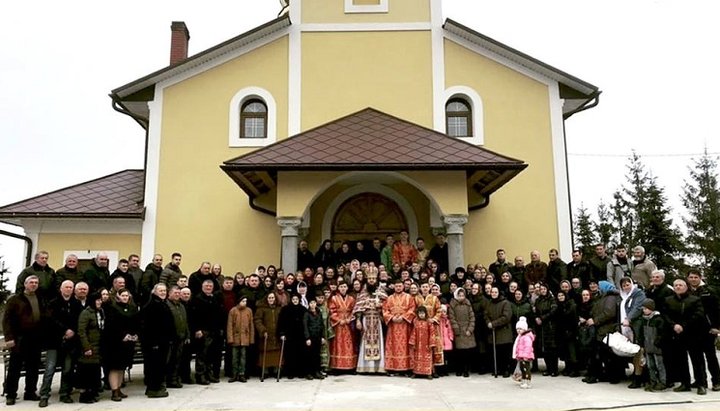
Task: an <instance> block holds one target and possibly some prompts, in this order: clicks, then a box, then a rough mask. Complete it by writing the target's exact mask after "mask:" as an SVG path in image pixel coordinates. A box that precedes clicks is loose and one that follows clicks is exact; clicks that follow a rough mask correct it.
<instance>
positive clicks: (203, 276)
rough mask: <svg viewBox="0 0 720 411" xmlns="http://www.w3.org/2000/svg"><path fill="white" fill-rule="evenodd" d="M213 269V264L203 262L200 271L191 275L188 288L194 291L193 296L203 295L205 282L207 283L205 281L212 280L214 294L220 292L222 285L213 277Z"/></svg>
mask: <svg viewBox="0 0 720 411" xmlns="http://www.w3.org/2000/svg"><path fill="white" fill-rule="evenodd" d="M211 268H212V264H210V262H209V261H203V262H202V264H200V268H198V270H197V271H195V272H194V273H192V274H190V277H189V278H188V287H190V291H192V294H193V295H198V294H200V293H202V284H203V282H205V280H210V281H212V282H213V290H214V292H219V291H220V283H219V282H218V280H217V278H216V277H215V276H214V275H213V273H212V270H211Z"/></svg>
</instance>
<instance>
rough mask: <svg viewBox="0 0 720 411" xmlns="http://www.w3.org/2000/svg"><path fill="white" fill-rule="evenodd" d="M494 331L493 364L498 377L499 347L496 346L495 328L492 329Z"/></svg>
mask: <svg viewBox="0 0 720 411" xmlns="http://www.w3.org/2000/svg"><path fill="white" fill-rule="evenodd" d="M492 333H493V366H494V367H495V378H497V377H498V369H497V349H496V348H495V346H496V345H495V328H494V327H493V329H492Z"/></svg>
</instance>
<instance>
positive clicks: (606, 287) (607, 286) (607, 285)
mask: <svg viewBox="0 0 720 411" xmlns="http://www.w3.org/2000/svg"><path fill="white" fill-rule="evenodd" d="M598 287H599V288H600V291H602V292H603V294H605V293H607V292H608V291H610V290H614V289H615V284H613V283H611V282H610V281H600V282H599V283H598Z"/></svg>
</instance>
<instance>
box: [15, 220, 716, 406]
mask: <svg viewBox="0 0 720 411" xmlns="http://www.w3.org/2000/svg"><path fill="white" fill-rule="evenodd" d="M408 237H409V236H408V233H407V231H401V232H400V233H399V238H398V240H397V241H395V236H387V238H386V239H385V242H384V243H383V242H382V241H381V240H380V239H377V238H376V239H374V240H373V242H372V245H371V246H369V247H367V248H365V244H364V243H363V242H357V243H354V244H351V243H348V242H344V243H342V245H341V246H340V247H339V248H338V249H337V250H335V249H334V248H333V243H332V242H331V241H330V240H326V241H324V242H323V243H322V244H321V246H320V248H319V250H318V251H317V252H316V253H313V252H311V251H310V250H309V249H308V243H307V242H306V241H304V240H303V241H301V242H300V245H299V249H298V260H297V261H298V266H297V270H296V271H295V272H287V273H285V272H283V270H281V269H277V268H276V267H275V266H272V265H269V266H267V267H263V266H259V267H257V269H256V270H255V271H254V272H252V273H249V274H248V275H245V274H243V273H241V272H238V273H235V274H234V275H230V276H225V275H224V274H223V269H222V266H221V265H219V264H212V263H210V262H203V263H201V264H200V267H199V268H198V269H197V270H196V271H195V272H193V273H191V274H189V275H185V274H184V273H183V271H182V270H181V268H180V265H181V262H182V255H181V254H180V253H173V254H172V255H171V261H170V262H169V263H168V264H167V265H163V256H162V255H159V254H157V255H155V256H154V257H153V259H152V261H151V262H150V263H149V264H148V265H147V267H146V268H145V269H144V270H143V269H141V268H140V265H139V264H140V258H139V257H138V256H137V255H130V256H129V257H128V258H127V259H122V260H120V261H119V263H118V267H117V269H116V270H115V271H114V272H110V270H109V267H108V262H109V259H108V256H107V255H106V254H104V253H100V254H98V255H97V256H96V258H95V259H94V260H93V261H92V262H91V264H90V267H89V268H88V269H86V270H84V271H83V272H80V270H79V269H78V258H77V257H76V256H74V255H69V256H68V257H67V258H66V260H65V265H64V266H63V267H62V268H60V269H58V270H57V271H54V270H53V269H52V268H50V267H49V266H48V257H49V256H48V253H47V252H42V251H41V252H39V253H37V254H36V256H35V261H34V263H33V264H32V265H31V266H30V267H27V268H26V269H25V270H23V272H22V273H21V274H20V275H19V277H18V281H17V286H16V292H15V294H14V295H13V296H12V297H11V298H10V299H9V301H8V303H7V306H6V311H5V315H4V317H3V332H4V334H5V346H6V348H7V349H9V350H10V362H9V365H8V369H7V379H6V382H5V386H4V389H5V394H6V404H7V405H13V404H15V402H16V399H17V391H18V385H19V384H18V383H19V379H20V375H21V370H22V369H23V367H24V368H25V372H26V374H25V392H24V396H23V399H24V400H30V401H39V405H40V407H46V406H47V405H48V403H49V399H50V394H51V386H52V380H53V377H54V374H55V370H56V367H60V368H61V369H62V372H61V376H60V379H61V381H60V389H59V400H60V401H61V402H63V403H72V402H74V399H73V398H72V393H73V392H74V389H76V388H77V389H79V390H80V391H81V393H80V397H79V401H80V402H82V403H93V402H96V401H98V400H99V398H100V393H101V392H102V391H103V390H109V391H110V393H111V395H110V399H111V400H113V401H122V399H123V398H125V397H126V395H125V393H123V391H122V388H123V385H124V384H125V383H124V373H125V371H126V370H127V369H128V368H129V367H132V365H133V361H134V358H135V353H136V350H137V347H138V346H139V347H141V352H142V358H143V362H144V367H143V371H144V384H145V386H146V391H145V394H146V396H147V397H149V398H163V397H167V396H168V395H169V394H168V389H169V388H170V389H178V388H182V387H183V385H185V384H201V385H209V384H214V383H218V382H220V379H221V376H224V377H225V378H227V381H228V382H231V383H233V382H240V383H244V382H246V381H247V380H248V378H254V377H259V378H260V379H261V380H264V379H265V378H276V379H280V378H281V377H284V378H289V379H292V378H307V379H323V378H326V376H327V375H328V374H335V375H336V374H343V373H352V374H354V373H360V374H386V375H389V376H410V377H414V378H429V379H432V378H438V377H443V376H448V375H449V374H450V373H455V375H456V376H462V377H469V376H470V375H471V373H479V374H486V373H492V374H494V375H495V376H502V377H505V378H509V377H511V376H512V377H513V379H515V380H516V381H517V382H519V383H520V387H522V388H529V387H530V386H531V379H532V373H533V372H534V371H537V370H542V374H543V375H544V376H549V377H557V376H559V375H560V374H562V375H565V376H568V377H577V378H580V377H582V378H583V381H584V382H586V383H588V384H594V383H597V382H599V381H607V382H609V383H613V384H614V383H619V382H620V381H622V380H625V379H627V378H629V379H630V380H631V383H630V385H629V388H641V387H644V388H645V390H646V391H664V390H667V389H670V388H673V387H674V388H673V389H674V391H690V390H691V388H693V387H694V388H696V389H697V393H698V394H701V395H702V394H706V392H707V388H708V381H707V377H706V373H707V371H706V370H709V372H710V374H711V377H712V381H711V385H710V388H711V389H712V390H713V391H720V367H719V366H718V360H717V356H716V351H715V340H716V338H717V335H718V334H719V333H720V304H719V302H718V293H717V292H716V291H715V290H714V289H713V288H711V287H709V286H708V285H707V284H705V283H704V282H703V280H702V276H701V273H700V272H699V271H696V270H690V271H689V272H688V273H687V274H686V275H685V276H682V277H680V276H676V278H673V279H670V278H667V279H666V276H665V273H664V272H663V271H662V270H658V269H657V268H656V267H655V264H653V262H652V261H650V259H649V258H647V257H646V256H645V252H644V250H643V248H642V247H640V246H637V247H634V248H633V249H632V257H630V256H628V254H627V249H626V248H625V247H624V246H616V247H615V249H614V255H613V256H610V255H609V254H608V253H607V251H606V249H605V246H604V245H601V244H600V245H597V246H596V247H595V255H594V256H592V257H590V258H585V257H584V256H583V255H582V252H581V251H580V250H574V251H573V253H572V261H570V262H569V263H565V262H563V261H562V260H561V259H560V257H559V253H558V251H557V250H555V249H553V250H550V251H549V254H548V256H549V261H548V262H543V261H541V257H540V253H539V252H538V251H532V252H531V253H530V261H529V262H528V263H527V264H526V263H525V261H524V259H523V257H521V256H518V257H515V259H514V261H513V262H512V263H511V262H510V261H508V260H507V259H506V253H505V251H504V250H502V249H500V250H497V259H496V260H495V261H493V262H492V263H491V264H489V265H488V266H487V268H486V267H485V266H484V265H482V264H471V265H468V266H467V267H456V268H454V270H453V271H449V267H448V245H447V243H446V242H445V237H444V236H443V235H442V234H439V235H437V236H436V242H435V245H434V246H433V247H432V248H430V249H428V248H426V247H425V241H424V240H423V239H422V238H418V239H417V240H416V241H415V242H414V243H413V242H411V241H409V238H408ZM368 245H369V244H368ZM616 332H617V333H620V334H621V335H622V336H623V338H624V339H625V340H626V342H627V343H630V344H636V345H637V346H639V347H640V348H641V349H639V350H636V352H635V353H634V354H632V355H631V356H629V357H624V356H620V355H618V354H617V353H616V351H613V349H612V347H611V345H610V343H609V341H610V340H609V338H608V336H609V335H611V334H614V333H616ZM43 351H45V352H46V365H45V372H44V373H43V376H42V377H43V378H42V382H41V387H40V391H39V395H38V393H37V384H38V380H39V374H40V373H41V370H40V368H41V352H43ZM688 357H689V359H690V362H691V363H692V369H693V376H694V382H692V383H691V377H690V371H689V364H688ZM539 358H540V359H542V360H543V362H542V363H540V364H538V359H539ZM561 362H562V364H563V367H562V369H561V367H560V364H561ZM193 363H194V367H193ZM627 370H630V371H629V372H630V376H629V377H628V376H627V373H628V371H627ZM676 383H677V384H678V385H677V386H675V384H676Z"/></svg>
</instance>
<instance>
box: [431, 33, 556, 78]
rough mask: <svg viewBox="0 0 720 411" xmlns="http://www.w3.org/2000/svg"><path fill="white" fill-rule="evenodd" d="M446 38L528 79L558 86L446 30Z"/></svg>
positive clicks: (540, 75)
mask: <svg viewBox="0 0 720 411" xmlns="http://www.w3.org/2000/svg"><path fill="white" fill-rule="evenodd" d="M444 36H445V38H446V39H448V40H450V41H452V42H453V43H457V44H458V45H460V46H462V47H465V48H466V49H468V50H470V51H474V52H475V53H477V54H480V55H481V56H483V57H487V58H489V59H490V60H493V61H495V62H496V63H499V64H502V65H503V66H505V67H507V68H510V69H512V70H515V71H517V72H518V73H520V74H523V75H525V76H527V77H530V78H531V79H533V80H536V81H538V82H540V83H543V84H545V85H547V86H551V85H552V84H556V83H557V81H556V80H553V79H551V78H549V77H546V76H544V75H542V74H540V73H538V72H535V71H532V70H530V69H529V68H527V67H525V66H522V65H520V64H518V63H516V62H514V61H512V60H510V59H507V58H505V57H503V56H501V55H499V54H497V53H494V52H493V51H491V50H488V49H486V48H484V47H482V46H480V45H478V44H475V43H472V42H470V41H468V40H466V39H464V38H462V37H459V36H458V35H456V34H453V33H450V32H448V31H447V30H444Z"/></svg>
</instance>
